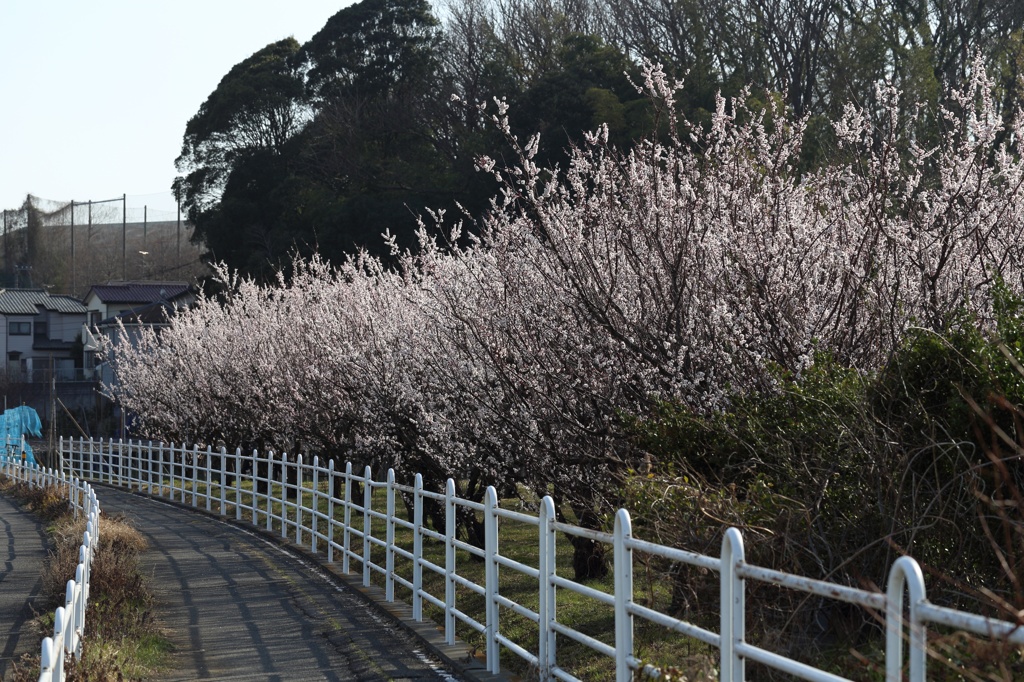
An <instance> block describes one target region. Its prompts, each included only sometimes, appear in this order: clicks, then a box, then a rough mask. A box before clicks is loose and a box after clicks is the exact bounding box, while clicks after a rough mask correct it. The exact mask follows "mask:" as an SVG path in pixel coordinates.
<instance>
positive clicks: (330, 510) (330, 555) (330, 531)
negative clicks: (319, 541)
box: [327, 457, 337, 564]
mask: <svg viewBox="0 0 1024 682" xmlns="http://www.w3.org/2000/svg"><path fill="white" fill-rule="evenodd" d="M336 475H337V472H336V471H335V470H334V458H333V457H332V458H331V459H330V460H329V461H328V462H327V563H329V564H333V563H334V480H335V478H334V477H335V476H336Z"/></svg>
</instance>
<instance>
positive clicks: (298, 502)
mask: <svg viewBox="0 0 1024 682" xmlns="http://www.w3.org/2000/svg"><path fill="white" fill-rule="evenodd" d="M286 478H287V477H286ZM305 478H306V477H305V476H304V475H303V473H302V455H295V544H296V545H299V546H300V547H301V546H302V483H303V481H304V479H305Z"/></svg>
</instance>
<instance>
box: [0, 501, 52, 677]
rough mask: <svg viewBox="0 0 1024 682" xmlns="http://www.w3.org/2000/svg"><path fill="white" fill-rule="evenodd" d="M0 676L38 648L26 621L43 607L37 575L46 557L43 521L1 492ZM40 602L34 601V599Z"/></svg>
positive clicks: (37, 640)
mask: <svg viewBox="0 0 1024 682" xmlns="http://www.w3.org/2000/svg"><path fill="white" fill-rule="evenodd" d="M0 533H2V537H0V543H3V553H4V554H3V561H2V564H0V648H2V650H0V679H3V677H4V676H5V675H6V674H7V672H8V670H9V669H10V663H11V661H13V660H17V659H18V658H20V657H21V655H22V654H24V653H29V652H33V653H34V652H38V651H39V643H40V641H41V639H40V637H39V635H38V634H37V633H34V632H30V631H26V630H27V628H26V627H25V625H26V624H27V623H28V622H29V621H30V620H31V619H32V618H34V617H35V616H36V611H37V610H42V608H41V603H42V595H41V592H42V589H43V581H42V578H41V577H40V575H41V569H42V563H43V559H44V558H45V557H46V550H47V544H46V542H47V541H46V533H45V530H44V528H43V525H42V524H41V523H40V522H39V521H38V520H37V519H36V518H35V517H34V516H32V515H31V514H29V513H28V512H25V511H22V509H21V508H20V507H19V506H18V504H17V503H15V502H12V501H11V500H9V499H7V498H5V497H3V496H0ZM37 601H38V602H40V603H39V604H36V602H37Z"/></svg>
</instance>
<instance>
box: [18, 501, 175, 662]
mask: <svg viewBox="0 0 1024 682" xmlns="http://www.w3.org/2000/svg"><path fill="white" fill-rule="evenodd" d="M5 490H6V492H7V493H8V494H10V495H12V496H13V497H15V498H16V499H19V500H20V501H22V503H23V504H25V505H26V506H27V507H29V508H30V509H31V510H32V511H33V512H34V513H37V514H40V516H41V517H42V518H45V519H46V520H47V521H49V522H50V526H49V528H48V531H49V533H50V537H51V540H52V548H51V551H50V555H49V557H48V558H47V560H46V562H45V563H44V566H43V570H42V578H43V588H44V594H45V596H46V602H45V604H46V606H45V608H46V611H45V612H44V613H43V614H42V615H40V616H39V617H38V618H37V619H36V625H37V627H38V629H39V631H40V637H42V636H45V635H47V634H49V633H50V632H52V630H53V611H54V610H55V609H56V608H57V607H58V606H62V605H63V604H64V594H65V589H66V585H67V581H68V580H69V579H70V578H72V577H73V576H74V575H75V569H76V567H77V566H78V553H79V547H80V546H81V544H82V538H83V534H84V533H85V530H86V523H85V520H84V519H78V520H76V519H74V518H73V517H72V516H71V514H69V513H68V510H67V497H66V495H65V494H64V493H65V492H66V491H62V490H61V489H59V488H57V487H55V486H50V487H46V488H40V489H31V488H28V487H27V486H23V485H15V486H10V485H9V486H7V488H6V489H5ZM99 536H100V539H99V543H98V545H97V547H96V553H95V555H94V557H93V564H92V574H91V579H90V601H89V613H88V617H87V618H86V628H85V634H84V637H83V647H82V659H81V660H80V661H75V660H73V659H72V661H71V663H70V664H69V666H68V668H67V674H68V675H67V679H68V680H72V681H74V680H80V681H86V680H88V681H96V682H106V681H107V680H111V681H113V680H118V681H120V680H141V679H145V678H146V677H148V676H149V675H151V674H152V673H153V671H154V670H156V669H158V668H159V667H161V665H163V664H164V663H165V656H166V653H167V651H168V650H169V646H168V644H167V641H166V639H165V638H164V637H163V636H162V633H161V631H160V629H159V627H158V626H157V624H156V622H155V620H154V615H153V610H152V606H153V597H152V595H151V593H150V592H149V590H148V587H147V585H146V581H145V580H144V578H143V576H142V574H141V573H140V571H139V555H140V553H141V552H143V551H145V550H146V548H147V543H146V540H145V538H144V537H143V536H142V535H141V534H140V533H139V532H138V531H137V530H136V529H135V528H134V527H132V525H131V524H130V523H128V521H127V519H125V518H123V517H120V516H115V517H111V516H101V517H100V531H99ZM38 671H39V656H38V655H37V654H36V655H26V656H25V657H23V658H22V660H21V661H19V662H18V664H17V665H16V666H14V669H13V672H12V673H11V675H10V676H9V678H8V679H10V680H13V681H14V682H22V681H29V680H34V679H36V676H37V675H38Z"/></svg>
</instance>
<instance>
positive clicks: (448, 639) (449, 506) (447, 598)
mask: <svg viewBox="0 0 1024 682" xmlns="http://www.w3.org/2000/svg"><path fill="white" fill-rule="evenodd" d="M454 609H455V481H453V480H452V479H450V478H449V479H448V481H447V482H446V483H445V485H444V640H445V643H446V644H448V645H449V646H454V644H455V612H454Z"/></svg>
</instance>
